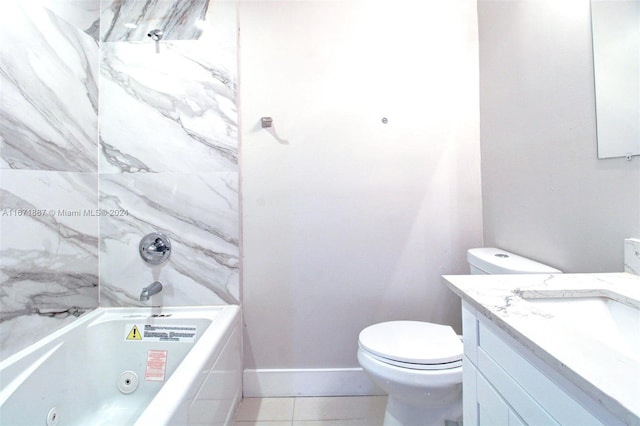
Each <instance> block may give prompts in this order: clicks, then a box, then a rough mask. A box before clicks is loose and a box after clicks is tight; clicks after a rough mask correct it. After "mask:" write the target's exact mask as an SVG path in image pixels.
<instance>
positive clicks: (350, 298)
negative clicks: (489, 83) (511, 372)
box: [240, 0, 482, 394]
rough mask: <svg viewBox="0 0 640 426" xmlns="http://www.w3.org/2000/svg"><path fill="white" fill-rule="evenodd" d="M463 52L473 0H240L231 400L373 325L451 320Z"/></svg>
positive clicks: (340, 363) (471, 56)
mask: <svg viewBox="0 0 640 426" xmlns="http://www.w3.org/2000/svg"><path fill="white" fill-rule="evenodd" d="M477 52H478V45H477V16H476V4H475V2H473V1H464V0H457V1H451V0H431V1H423V2H418V1H394V0H384V1H371V0H349V1H278V2H275V1H261V2H241V3H240V64H241V71H240V75H241V77H240V93H241V95H240V99H241V110H242V125H241V134H242V154H241V159H242V160H241V162H242V165H241V173H242V203H243V234H244V236H243V262H244V263H243V310H244V319H245V326H246V327H245V344H244V353H245V368H246V369H248V370H259V371H258V375H257V376H255V375H254V376H253V377H254V379H255V378H256V377H258V378H257V379H256V380H257V381H254V382H252V384H251V386H248V387H245V393H246V394H251V393H252V392H253V393H262V394H268V393H269V391H268V390H266V389H264V387H263V388H262V389H261V385H260V383H259V382H258V381H259V379H260V377H261V376H260V373H265V375H268V373H269V372H271V373H274V369H285V370H286V371H291V370H292V369H322V370H323V371H324V370H325V369H328V370H331V369H341V368H346V369H351V368H355V367H357V366H358V363H357V360H356V350H357V338H358V333H359V332H360V330H361V329H362V328H364V327H366V326H367V325H370V324H373V323H376V322H380V321H385V320H391V319H416V320H426V321H433V322H440V323H445V324H451V325H453V326H455V327H456V329H457V330H459V329H460V307H459V301H458V299H457V297H455V296H454V295H453V294H452V293H451V292H449V291H448V290H447V289H446V288H445V286H444V285H443V284H442V283H441V278H440V275H442V274H455V273H466V272H467V270H468V268H467V265H466V261H465V251H466V250H467V249H468V248H470V247H473V246H478V245H480V244H481V232H482V231H481V229H482V217H481V200H480V157H479V150H480V148H479V127H478V120H479V118H478V59H477ZM262 116H270V117H272V118H273V123H274V129H275V131H276V132H277V134H278V135H279V137H280V138H282V139H285V140H287V141H288V143H283V142H279V141H278V140H277V139H276V138H275V137H274V136H273V135H272V134H271V133H269V132H267V131H265V130H263V129H261V128H260V126H259V121H260V117H262ZM383 117H386V118H387V119H388V123H387V124H383V123H382V121H381V120H382V118H383ZM264 370H267V371H264ZM340 371H342V370H340ZM348 371H349V372H351V370H348ZM253 373H255V371H254V372H253ZM349 374H350V373H349ZM265 377H266V376H265ZM296 377H298V378H299V377H302V376H296ZM296 377H293V379H292V380H291V383H292V384H291V386H290V387H289V388H288V389H289V390H288V392H290V393H294V394H295V393H301V392H304V390H301V389H311V388H312V384H311V383H306V384H304V386H301V385H300V386H299V383H298V385H296V384H295V383H294V382H295V381H296V380H295V379H296ZM325 377H326V376H325ZM336 377H337V376H336ZM341 377H342V378H343V379H344V378H345V377H347V376H345V375H342V376H341ZM349 377H350V376H349ZM279 380H280V379H279ZM283 380H284V379H283ZM328 381H329V382H328V383H326V386H325V385H322V386H321V387H322V389H318V388H316V389H315V390H314V392H315V393H329V394H331V393H351V392H355V391H354V389H353V388H354V387H358V386H360V385H359V384H353V383H355V382H357V380H355V381H353V383H351V384H349V383H346V384H345V383H344V382H340V381H339V380H338V379H336V380H335V381H333V382H332V381H331V379H329V380H328ZM345 381H348V382H351V379H348V380H345ZM281 382H282V381H281ZM287 383H289V382H287ZM246 385H247V383H246V382H245V386H246ZM349 386H351V387H349ZM286 392H287V390H284V391H282V390H281V391H279V393H286ZM272 393H273V392H272Z"/></svg>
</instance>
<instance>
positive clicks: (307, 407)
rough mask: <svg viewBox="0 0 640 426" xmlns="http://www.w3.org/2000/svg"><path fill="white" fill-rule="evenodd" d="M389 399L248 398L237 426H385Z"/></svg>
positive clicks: (237, 418)
mask: <svg viewBox="0 0 640 426" xmlns="http://www.w3.org/2000/svg"><path fill="white" fill-rule="evenodd" d="M386 403H387V397H386V396H345V397H334V396H331V397H298V398H245V399H243V400H242V402H241V403H240V407H239V408H238V413H237V414H236V419H235V423H234V426H382V422H383V420H384V410H385V406H386Z"/></svg>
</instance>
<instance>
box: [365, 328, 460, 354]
mask: <svg viewBox="0 0 640 426" xmlns="http://www.w3.org/2000/svg"><path fill="white" fill-rule="evenodd" d="M359 344H360V347H361V348H363V349H364V350H366V351H368V352H370V353H372V354H374V355H377V356H378V357H382V358H386V359H388V360H392V361H400V362H404V363H410V364H444V363H451V362H455V361H460V360H461V359H462V352H463V348H462V341H461V340H460V338H459V337H458V336H457V335H456V333H455V331H453V328H451V327H449V326H448V325H440V324H432V323H428V322H420V321H390V322H383V323H380V324H374V325H372V326H369V327H367V328H365V329H364V330H362V331H361V332H360V338H359Z"/></svg>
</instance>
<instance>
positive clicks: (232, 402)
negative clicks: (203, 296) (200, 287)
mask: <svg viewBox="0 0 640 426" xmlns="http://www.w3.org/2000/svg"><path fill="white" fill-rule="evenodd" d="M241 376H242V366H241V350H240V314H239V308H238V306H235V305H231V306H213V307H188V308H187V307H184V308H183V307H181V308H99V309H97V310H95V311H93V312H91V313H89V314H87V315H85V316H84V317H81V318H80V319H78V320H77V321H75V322H74V323H72V324H70V325H68V326H66V327H64V328H62V329H60V330H59V331H57V332H55V333H53V334H52V335H50V336H48V337H46V338H45V339H42V340H40V341H39V342H37V343H35V344H33V345H31V346H30V347H28V348H25V349H24V350H22V351H20V352H18V353H16V354H15V355H13V356H11V357H10V358H8V359H6V360H5V361H3V362H1V363H0V386H2V387H1V389H0V424H1V425H3V426H13V425H29V426H32V425H48V424H49V425H55V424H57V425H60V426H66V425H83V426H84V425H108V426H127V425H154V426H155V425H171V426H173V425H229V424H231V423H232V422H233V415H234V412H235V409H236V407H237V404H238V403H239V401H240V398H241V395H242V384H241ZM136 381H137V382H138V384H137V387H136Z"/></svg>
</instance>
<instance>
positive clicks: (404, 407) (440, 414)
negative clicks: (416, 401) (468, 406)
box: [384, 395, 462, 426]
mask: <svg viewBox="0 0 640 426" xmlns="http://www.w3.org/2000/svg"><path fill="white" fill-rule="evenodd" d="M461 414H462V401H461V400H459V401H456V402H453V403H451V404H448V405H445V406H442V407H418V406H415V405H410V404H406V403H403V402H402V401H399V400H398V399H397V398H394V397H392V396H391V395H389V399H388V400H387V410H386V412H385V414H384V426H444V425H445V423H446V425H447V426H453V425H461V424H462V417H461Z"/></svg>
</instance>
